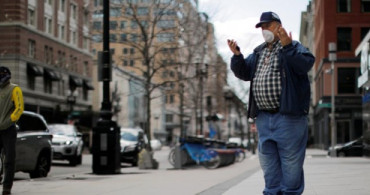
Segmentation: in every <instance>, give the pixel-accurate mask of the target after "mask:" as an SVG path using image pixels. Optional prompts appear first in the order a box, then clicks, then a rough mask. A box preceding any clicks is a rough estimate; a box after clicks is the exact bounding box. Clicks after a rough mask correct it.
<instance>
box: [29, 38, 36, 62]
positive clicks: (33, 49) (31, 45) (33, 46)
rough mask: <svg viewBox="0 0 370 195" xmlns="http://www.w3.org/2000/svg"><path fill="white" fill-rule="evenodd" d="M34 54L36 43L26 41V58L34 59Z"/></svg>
mask: <svg viewBox="0 0 370 195" xmlns="http://www.w3.org/2000/svg"><path fill="white" fill-rule="evenodd" d="M35 54H36V42H35V41H34V40H31V39H29V40H28V57H31V58H35Z"/></svg>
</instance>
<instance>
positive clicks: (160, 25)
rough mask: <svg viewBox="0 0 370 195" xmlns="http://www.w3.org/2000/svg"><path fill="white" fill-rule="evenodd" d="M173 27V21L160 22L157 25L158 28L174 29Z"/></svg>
mask: <svg viewBox="0 0 370 195" xmlns="http://www.w3.org/2000/svg"><path fill="white" fill-rule="evenodd" d="M175 26H176V25H175V21H174V20H160V21H158V23H157V27H158V28H174V27H175Z"/></svg>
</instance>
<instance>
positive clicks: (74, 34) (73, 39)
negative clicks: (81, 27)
mask: <svg viewBox="0 0 370 195" xmlns="http://www.w3.org/2000/svg"><path fill="white" fill-rule="evenodd" d="M70 33H71V40H70V42H71V43H72V44H73V45H77V32H76V31H75V30H71V32H70Z"/></svg>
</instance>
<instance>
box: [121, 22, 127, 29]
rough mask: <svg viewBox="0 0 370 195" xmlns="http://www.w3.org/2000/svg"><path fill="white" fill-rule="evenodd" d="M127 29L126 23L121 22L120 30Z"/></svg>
mask: <svg viewBox="0 0 370 195" xmlns="http://www.w3.org/2000/svg"><path fill="white" fill-rule="evenodd" d="M125 27H126V21H121V25H120V28H121V29H124V28H125Z"/></svg>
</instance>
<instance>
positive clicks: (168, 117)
mask: <svg viewBox="0 0 370 195" xmlns="http://www.w3.org/2000/svg"><path fill="white" fill-rule="evenodd" d="M172 122H173V114H166V123H172Z"/></svg>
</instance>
